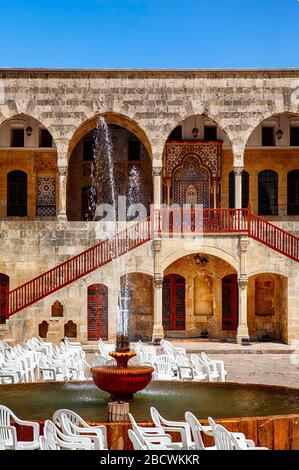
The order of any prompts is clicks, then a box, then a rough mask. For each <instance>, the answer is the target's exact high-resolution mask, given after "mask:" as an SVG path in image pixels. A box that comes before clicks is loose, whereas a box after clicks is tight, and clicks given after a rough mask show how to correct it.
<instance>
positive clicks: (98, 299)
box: [87, 284, 108, 341]
mask: <svg viewBox="0 0 299 470" xmlns="http://www.w3.org/2000/svg"><path fill="white" fill-rule="evenodd" d="M87 316H88V318H87V323H88V341H97V340H98V339H99V338H102V339H103V340H107V339H108V287H107V286H104V285H103V284H94V285H93V286H90V287H89V288H88V313H87Z"/></svg>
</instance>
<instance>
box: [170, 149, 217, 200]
mask: <svg viewBox="0 0 299 470" xmlns="http://www.w3.org/2000/svg"><path fill="white" fill-rule="evenodd" d="M173 202H174V203H175V204H179V205H180V206H183V205H184V204H191V205H195V204H202V205H203V207H204V208H208V207H210V174H209V170H208V169H207V168H206V167H204V166H202V165H201V162H200V160H199V158H197V157H195V156H193V155H190V156H187V157H186V158H185V159H184V162H183V164H182V165H180V166H179V167H177V168H176V169H175V170H174V172H173Z"/></svg>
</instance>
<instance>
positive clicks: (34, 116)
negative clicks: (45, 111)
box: [0, 110, 58, 149]
mask: <svg viewBox="0 0 299 470" xmlns="http://www.w3.org/2000/svg"><path fill="white" fill-rule="evenodd" d="M3 117H4V119H1V118H0V128H1V127H3V126H5V125H6V124H9V123H10V122H12V123H13V122H16V123H17V122H18V123H22V122H23V123H24V126H25V125H26V123H28V121H29V126H30V127H32V124H35V125H38V126H43V127H44V128H45V129H46V130H47V131H48V132H49V133H50V134H51V136H52V140H53V144H54V145H53V148H55V149H56V148H57V145H56V138H57V137H58V136H56V135H55V132H53V129H51V126H50V125H49V124H50V123H49V122H46V121H47V120H44V119H43V118H42V115H40V114H38V113H36V112H34V110H33V111H32V112H30V114H27V113H26V112H20V113H15V112H12V113H9V115H6V116H4V115H3Z"/></svg>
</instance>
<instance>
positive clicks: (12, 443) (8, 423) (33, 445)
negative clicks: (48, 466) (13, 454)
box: [0, 405, 39, 450]
mask: <svg viewBox="0 0 299 470" xmlns="http://www.w3.org/2000/svg"><path fill="white" fill-rule="evenodd" d="M12 421H13V422H14V423H16V424H18V425H20V426H24V427H30V428H32V429H33V440H32V441H18V440H17V434H16V429H15V427H14V426H12ZM0 426H1V429H0V441H1V442H2V445H4V447H5V449H8V450H35V449H38V448H39V424H38V423H34V422H32V421H24V420H22V419H20V418H18V417H17V416H16V415H15V414H14V413H13V412H12V411H11V410H10V409H9V408H7V406H4V405H0Z"/></svg>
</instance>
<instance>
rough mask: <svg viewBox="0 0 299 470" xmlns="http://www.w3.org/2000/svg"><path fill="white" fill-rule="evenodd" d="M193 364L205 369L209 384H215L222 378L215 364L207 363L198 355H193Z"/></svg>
mask: <svg viewBox="0 0 299 470" xmlns="http://www.w3.org/2000/svg"><path fill="white" fill-rule="evenodd" d="M191 363H192V364H193V365H194V366H195V368H196V367H198V368H200V366H201V368H203V367H204V368H205V370H206V373H207V377H208V380H209V382H214V381H215V380H218V379H219V378H220V374H219V372H218V370H217V366H216V364H215V363H206V362H205V361H204V360H203V359H202V358H201V357H200V356H198V354H191Z"/></svg>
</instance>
